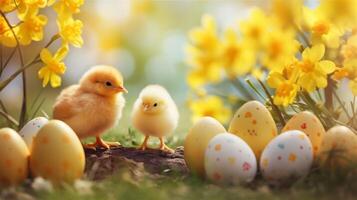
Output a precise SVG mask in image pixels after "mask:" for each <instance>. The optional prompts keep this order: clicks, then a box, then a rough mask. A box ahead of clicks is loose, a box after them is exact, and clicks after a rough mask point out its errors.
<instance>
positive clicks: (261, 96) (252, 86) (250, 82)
mask: <svg viewBox="0 0 357 200" xmlns="http://www.w3.org/2000/svg"><path fill="white" fill-rule="evenodd" d="M245 82H247V83H248V85H249V86H250V87H251V88H252V89H253V90H254V92H255V93H257V94H258V96H259V97H260V98H262V99H263V100H264V101H266V98H265V97H264V96H263V95H262V94H261V93H260V92H259V91H258V89H257V88H256V87H255V85H254V84H253V83H252V81H250V79H246V80H245Z"/></svg>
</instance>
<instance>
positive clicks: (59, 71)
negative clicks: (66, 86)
mask: <svg viewBox="0 0 357 200" xmlns="http://www.w3.org/2000/svg"><path fill="white" fill-rule="evenodd" d="M67 53H68V46H67V45H63V46H62V47H61V48H60V49H58V51H57V52H56V53H55V55H52V54H51V52H50V51H49V50H48V49H47V48H45V49H42V51H41V54H40V56H41V60H42V62H43V63H44V64H45V66H43V67H42V68H41V69H40V71H39V72H38V76H39V78H40V79H43V81H42V86H43V87H46V85H47V84H48V83H49V82H50V83H51V86H52V87H53V88H55V87H59V86H60V85H61V77H60V75H63V74H64V72H65V71H66V66H65V64H64V63H63V62H62V60H63V59H64V58H65V56H66V55H67Z"/></svg>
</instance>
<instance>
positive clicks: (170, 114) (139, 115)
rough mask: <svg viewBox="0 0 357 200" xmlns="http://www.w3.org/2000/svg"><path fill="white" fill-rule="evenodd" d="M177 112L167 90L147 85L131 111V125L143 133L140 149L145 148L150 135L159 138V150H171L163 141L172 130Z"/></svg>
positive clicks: (177, 116)
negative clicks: (143, 137)
mask: <svg viewBox="0 0 357 200" xmlns="http://www.w3.org/2000/svg"><path fill="white" fill-rule="evenodd" d="M178 119H179V113H178V110H177V107H176V104H175V102H174V101H173V99H172V98H171V96H170V94H169V93H168V92H167V90H166V89H165V88H164V87H162V86H160V85H148V86H146V87H145V88H144V89H143V90H142V91H141V92H140V94H139V97H138V98H137V100H136V101H135V103H134V107H133V111H132V123H133V126H134V127H135V128H136V129H138V130H139V131H141V132H142V133H143V134H144V135H145V139H144V142H143V144H142V145H141V147H140V149H142V150H145V149H146V148H147V142H148V139H149V137H150V136H153V137H158V138H159V139H160V150H164V151H169V152H173V150H172V149H170V148H169V147H167V146H166V145H165V143H164V136H166V135H167V134H169V133H171V132H173V131H174V130H175V129H176V127H177V124H178Z"/></svg>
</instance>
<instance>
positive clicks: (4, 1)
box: [0, 0, 16, 12]
mask: <svg viewBox="0 0 357 200" xmlns="http://www.w3.org/2000/svg"><path fill="white" fill-rule="evenodd" d="M15 8H16V4H15V1H14V0H0V11H1V12H10V11H12V10H14V9H15Z"/></svg>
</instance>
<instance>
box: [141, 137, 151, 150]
mask: <svg viewBox="0 0 357 200" xmlns="http://www.w3.org/2000/svg"><path fill="white" fill-rule="evenodd" d="M148 140H149V136H148V135H146V136H145V139H144V142H143V143H142V144H141V146H140V147H139V149H140V150H145V149H146V148H147V145H148Z"/></svg>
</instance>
